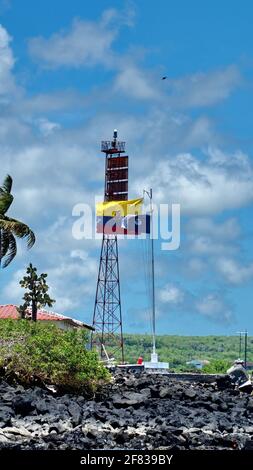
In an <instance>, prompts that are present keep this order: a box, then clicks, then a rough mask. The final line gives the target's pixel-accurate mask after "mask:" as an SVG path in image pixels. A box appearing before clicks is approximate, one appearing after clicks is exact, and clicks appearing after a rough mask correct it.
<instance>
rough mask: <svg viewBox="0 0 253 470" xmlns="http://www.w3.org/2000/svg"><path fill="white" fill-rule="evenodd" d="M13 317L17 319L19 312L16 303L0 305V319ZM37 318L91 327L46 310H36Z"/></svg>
mask: <svg viewBox="0 0 253 470" xmlns="http://www.w3.org/2000/svg"><path fill="white" fill-rule="evenodd" d="M27 310H28V312H29V313H31V308H28V309H27ZM8 318H13V319H18V318H20V317H19V313H18V311H17V307H16V305H0V320H4V319H8ZM37 319H38V320H47V321H64V322H66V323H69V324H70V325H72V326H76V327H79V328H80V327H81V328H88V329H93V328H92V327H91V326H90V325H87V324H86V323H83V322H81V321H79V320H74V319H73V318H70V317H66V316H65V315H61V314H59V313H55V312H47V311H46V310H43V309H40V310H38V312H37Z"/></svg>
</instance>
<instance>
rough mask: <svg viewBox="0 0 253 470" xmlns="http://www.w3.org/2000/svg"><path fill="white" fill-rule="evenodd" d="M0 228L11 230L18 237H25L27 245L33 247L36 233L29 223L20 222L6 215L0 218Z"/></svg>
mask: <svg viewBox="0 0 253 470" xmlns="http://www.w3.org/2000/svg"><path fill="white" fill-rule="evenodd" d="M0 229H3V230H6V231H7V232H11V233H12V234H13V235H14V236H15V237H17V238H24V239H25V240H26V242H27V247H28V248H32V246H33V245H34V243H35V235H34V233H33V231H32V230H31V229H30V228H29V227H28V225H26V224H24V223H23V222H20V221H19V220H16V219H12V218H10V217H7V216H4V217H2V218H0Z"/></svg>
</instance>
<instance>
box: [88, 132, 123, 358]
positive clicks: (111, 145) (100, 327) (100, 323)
mask: <svg viewBox="0 0 253 470" xmlns="http://www.w3.org/2000/svg"><path fill="white" fill-rule="evenodd" d="M101 151H102V152H104V153H105V190H104V201H122V200H127V199H128V156H126V155H122V154H123V153H125V142H119V141H118V140H117V130H114V133H113V140H112V141H102V144H101ZM93 327H94V328H95V332H93V333H92V337H91V345H92V347H94V346H95V347H97V349H98V352H99V354H100V356H101V358H104V357H106V354H109V355H112V356H113V355H114V354H115V352H116V351H120V355H121V360H122V363H123V362H124V344H123V333H122V314H121V298H120V278H119V255H118V240H117V235H108V234H105V233H103V240H102V247H101V254H100V264H99V271H98V280H97V289H96V299H95V307H94V315H93Z"/></svg>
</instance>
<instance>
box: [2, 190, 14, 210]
mask: <svg viewBox="0 0 253 470" xmlns="http://www.w3.org/2000/svg"><path fill="white" fill-rule="evenodd" d="M12 201H13V196H12V194H9V193H5V192H4V191H2V192H1V191H0V215H1V214H3V215H4V214H6V212H7V211H8V209H9V207H10V205H11V203H12Z"/></svg>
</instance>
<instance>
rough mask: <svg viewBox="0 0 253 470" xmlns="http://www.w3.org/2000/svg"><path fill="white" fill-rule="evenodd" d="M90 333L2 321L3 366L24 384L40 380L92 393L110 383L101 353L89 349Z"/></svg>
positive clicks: (0, 348)
mask: <svg viewBox="0 0 253 470" xmlns="http://www.w3.org/2000/svg"><path fill="white" fill-rule="evenodd" d="M87 339H88V337H87V332H86V331H84V330H78V329H75V330H69V331H64V330H61V329H60V328H57V327H56V326H55V325H54V324H52V323H48V324H44V323H42V322H37V323H34V322H31V321H27V320H1V321H0V367H2V369H3V368H4V371H5V372H4V373H5V376H6V377H16V378H18V380H19V381H20V382H22V383H27V384H30V383H32V382H34V381H40V382H43V383H45V384H54V385H56V386H57V387H58V388H59V389H61V388H62V389H64V390H65V391H66V390H67V391H72V392H85V391H86V392H90V391H94V390H95V389H96V388H97V386H98V385H99V384H100V383H101V382H104V381H108V380H109V377H110V375H109V373H108V371H107V369H106V368H105V367H104V366H103V364H101V363H100V362H99V360H98V357H97V354H96V353H95V352H92V351H87V350H86V349H85V343H87Z"/></svg>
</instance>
